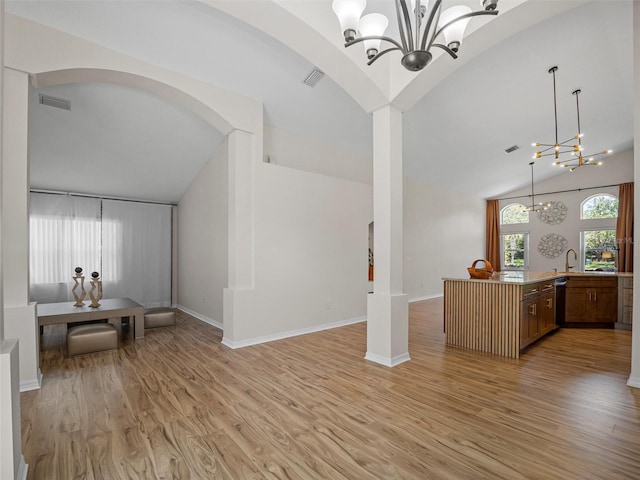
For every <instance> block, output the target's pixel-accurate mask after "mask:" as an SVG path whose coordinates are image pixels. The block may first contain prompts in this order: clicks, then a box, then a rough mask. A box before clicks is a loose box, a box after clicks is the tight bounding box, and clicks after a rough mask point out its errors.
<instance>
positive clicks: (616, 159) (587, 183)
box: [500, 150, 633, 271]
mask: <svg viewBox="0 0 640 480" xmlns="http://www.w3.org/2000/svg"><path fill="white" fill-rule="evenodd" d="M632 181H633V150H627V151H625V152H621V153H619V154H616V155H612V156H611V157H609V158H607V159H606V162H605V164H604V165H602V166H600V167H583V168H579V169H576V170H575V171H574V172H569V171H563V173H561V174H559V175H556V176H554V177H551V178H549V179H546V180H543V181H540V182H537V183H535V184H534V191H535V195H536V203H538V202H557V201H560V202H563V203H564V204H565V205H566V206H567V217H566V219H565V220H564V221H563V222H562V223H560V224H558V225H548V224H546V223H544V222H543V221H541V220H540V219H539V218H538V216H537V215H536V214H531V213H530V214H529V223H528V224H522V225H503V226H502V227H501V233H509V232H524V231H528V232H529V270H535V271H550V270H553V269H554V268H557V269H558V271H564V269H565V258H566V256H565V253H563V254H561V255H559V256H557V257H555V258H553V259H548V258H546V257H544V256H543V255H541V254H540V253H539V252H538V244H539V242H540V240H541V238H542V237H543V236H545V235H547V234H549V233H556V234H559V235H562V236H563V237H565V238H566V239H567V249H569V248H573V249H575V250H576V251H577V252H578V258H580V232H581V230H584V229H598V228H615V227H616V219H606V220H580V204H581V203H582V202H583V201H584V200H585V199H586V198H588V197H590V196H591V195H595V194H597V193H609V194H613V195H615V196H616V197H617V196H618V185H619V184H620V183H626V182H632ZM608 185H613V186H610V187H605V186H608ZM591 187H603V188H595V189H592V188H591ZM564 190H572V191H570V192H564V193H555V194H548V193H549V192H562V191H564ZM530 192H531V187H528V188H524V189H520V190H517V191H514V192H511V193H508V194H505V195H503V197H518V196H520V195H525V196H524V197H520V198H514V199H507V200H500V208H501V209H502V208H504V207H505V206H507V205H509V204H511V203H514V202H518V203H522V204H524V205H527V206H528V205H530V204H531V199H530V198H529V195H530ZM565 252H566V249H565ZM570 260H571V264H573V263H575V262H573V255H571V258H570ZM582 268H583V266H582V265H580V264H579V262H578V267H576V269H575V270H579V269H582Z"/></svg>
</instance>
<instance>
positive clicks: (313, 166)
mask: <svg viewBox="0 0 640 480" xmlns="http://www.w3.org/2000/svg"><path fill="white" fill-rule="evenodd" d="M267 156H268V157H269V159H270V163H271V164H275V165H281V166H284V167H290V168H297V169H298V170H305V171H307V172H314V173H320V174H322V175H329V176H332V177H338V178H344V179H346V180H353V181H354V182H360V183H368V184H371V183H372V182H373V162H372V160H371V155H366V154H363V153H362V152H357V151H354V150H346V149H343V148H338V147H335V146H333V145H327V144H326V143H322V142H319V141H317V140H312V139H309V138H306V137H303V136H301V135H297V134H295V133H291V132H288V131H286V130H282V129H278V128H274V127H270V126H267V125H265V128H264V157H265V161H266V158H267Z"/></svg>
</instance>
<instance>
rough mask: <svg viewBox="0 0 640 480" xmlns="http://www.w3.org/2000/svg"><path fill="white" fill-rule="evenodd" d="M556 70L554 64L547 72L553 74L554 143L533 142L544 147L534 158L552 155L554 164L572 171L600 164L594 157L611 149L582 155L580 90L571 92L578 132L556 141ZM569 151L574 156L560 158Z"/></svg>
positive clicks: (609, 151)
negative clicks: (564, 158)
mask: <svg viewBox="0 0 640 480" xmlns="http://www.w3.org/2000/svg"><path fill="white" fill-rule="evenodd" d="M557 71H558V67H557V66H554V67H551V68H550V69H549V73H551V74H552V75H553V115H554V125H555V133H556V137H555V143H540V142H536V143H533V144H532V146H534V147H546V148H543V149H542V150H538V151H537V152H536V153H535V154H534V155H533V158H534V159H538V158H542V157H548V156H550V155H553V156H554V157H555V159H556V161H555V162H554V163H553V164H554V165H556V166H560V167H564V168H569V171H570V172H573V171H574V170H575V169H576V168H579V167H586V166H599V165H602V162H601V161H599V160H596V157H599V156H601V155H608V154H610V153H612V151H613V150H604V151H602V152H598V153H596V154H592V155H586V158H585V156H583V155H582V137H583V134H582V131H581V129H580V102H579V99H578V97H579V95H580V93H581V90H579V89H578V90H574V91H573V92H572V93H573V95H575V96H576V113H577V118H578V133H577V134H576V135H574V136H573V137H571V138H569V139H567V140H565V141H563V142H559V141H558V107H557V95H556V72H557ZM566 153H569V154H570V155H572V157H574V158H570V159H567V160H560V156H561V155H563V154H566Z"/></svg>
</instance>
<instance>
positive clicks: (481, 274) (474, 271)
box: [467, 259, 493, 280]
mask: <svg viewBox="0 0 640 480" xmlns="http://www.w3.org/2000/svg"><path fill="white" fill-rule="evenodd" d="M478 262H484V268H476V264H477V263H478ZM467 270H469V275H471V278H479V279H482V280H486V279H487V278H490V277H491V275H493V267H492V266H491V263H489V261H488V260H482V259H478V260H476V261H474V262H473V264H472V265H471V266H470V267H469V268H467Z"/></svg>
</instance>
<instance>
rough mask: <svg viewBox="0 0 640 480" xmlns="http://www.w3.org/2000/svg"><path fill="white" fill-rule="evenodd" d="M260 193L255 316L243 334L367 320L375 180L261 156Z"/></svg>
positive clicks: (252, 335) (258, 170) (249, 335)
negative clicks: (372, 183) (317, 170)
mask: <svg viewBox="0 0 640 480" xmlns="http://www.w3.org/2000/svg"><path fill="white" fill-rule="evenodd" d="M255 198H256V201H255V203H256V215H255V218H256V228H255V232H256V233H255V238H256V259H255V262H256V263H255V265H256V275H255V279H256V284H255V287H256V303H255V305H256V314H257V315H256V320H255V322H254V324H253V325H252V326H251V329H250V330H251V331H245V332H240V334H239V337H241V338H242V337H244V338H245V339H251V338H256V337H267V336H269V335H273V334H288V333H291V332H294V331H299V330H305V329H315V328H320V327H322V326H326V325H328V324H333V323H336V322H348V321H353V320H359V319H362V318H363V317H364V316H365V315H366V298H367V291H368V229H369V223H370V222H371V219H372V215H373V213H372V188H371V186H370V185H365V184H362V183H357V182H351V181H348V180H342V179H338V178H333V177H329V176H325V175H319V174H315V173H309V172H304V171H300V170H296V169H292V168H287V167H282V166H279V165H270V164H266V163H262V164H260V165H258V166H257V168H256V197H255Z"/></svg>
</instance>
